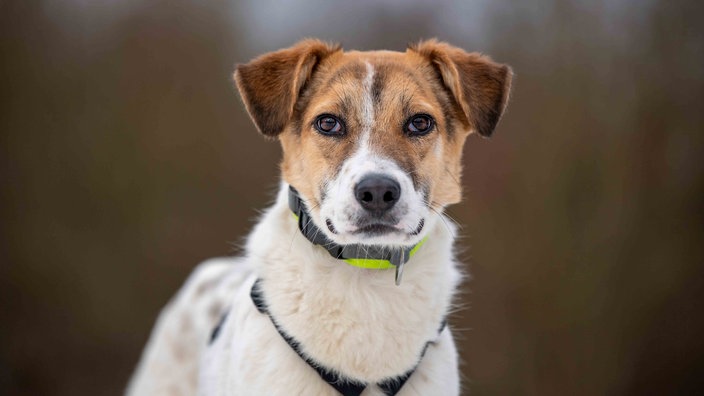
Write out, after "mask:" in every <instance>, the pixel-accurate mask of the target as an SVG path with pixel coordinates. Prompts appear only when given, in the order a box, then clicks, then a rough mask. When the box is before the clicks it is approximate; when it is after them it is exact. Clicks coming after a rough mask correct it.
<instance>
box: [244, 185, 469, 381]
mask: <svg viewBox="0 0 704 396" xmlns="http://www.w3.org/2000/svg"><path fill="white" fill-rule="evenodd" d="M288 188H289V187H288V185H287V184H285V183H283V184H282V186H281V190H280V191H279V195H278V197H277V200H276V202H275V203H274V205H273V206H272V207H271V208H270V209H269V210H268V211H266V212H265V214H264V216H263V218H262V221H261V222H259V224H258V225H257V226H256V227H255V229H254V231H253V233H252V234H251V235H250V238H249V241H248V244H247V250H248V255H249V256H250V257H252V259H253V262H255V263H257V264H256V265H257V267H256V268H255V271H256V272H257V273H258V275H259V278H260V279H261V280H262V282H261V287H262V290H263V292H264V295H265V296H266V298H267V304H268V306H269V311H270V313H271V315H272V316H273V317H275V318H276V320H277V322H278V323H279V324H280V325H281V326H282V327H283V328H284V329H285V331H286V332H287V333H289V334H290V335H292V336H293V337H294V338H295V339H296V340H297V341H299V342H300V344H301V349H302V350H303V352H304V353H305V354H307V355H309V356H311V357H312V358H314V359H315V360H316V361H318V362H320V363H321V364H324V365H325V366H327V367H330V368H332V369H335V370H337V371H339V372H340V373H343V374H345V375H348V376H350V377H353V378H357V379H360V380H364V381H368V382H379V381H380V380H382V379H384V378H387V377H392V376H396V375H399V374H400V373H403V372H405V371H407V370H409V369H411V368H413V367H414V366H415V364H416V363H417V361H418V358H419V357H420V353H421V351H422V348H423V346H424V345H425V343H427V342H428V340H432V339H434V338H435V337H437V330H438V326H439V324H440V323H441V322H442V320H443V319H444V317H445V316H446V315H447V313H448V311H449V308H450V303H451V299H452V291H453V290H454V289H455V287H456V285H457V283H459V281H460V278H461V277H460V274H459V272H458V270H457V268H456V265H455V262H454V258H453V257H452V242H453V239H454V227H453V226H452V224H451V223H450V222H449V221H446V219H441V218H439V216H436V219H434V221H429V224H428V225H430V226H431V227H429V229H428V232H429V233H432V235H433V237H432V238H430V239H429V240H428V241H427V242H426V243H425V244H424V245H423V247H422V249H419V250H418V252H417V253H416V255H415V256H414V257H413V258H412V259H411V260H410V261H409V262H408V263H407V265H406V268H405V274H404V280H403V283H402V284H401V285H400V286H395V284H394V276H395V274H394V271H393V270H376V269H363V268H357V267H353V266H350V265H346V264H345V263H344V262H343V261H341V260H338V259H335V258H333V257H331V256H330V255H329V254H328V252H327V251H325V250H324V249H322V248H321V247H320V246H316V245H313V244H312V243H311V242H310V241H308V239H306V238H305V237H304V236H303V235H301V233H300V232H299V230H298V226H297V222H296V219H295V217H294V216H293V215H292V214H291V211H290V209H289V206H288Z"/></svg>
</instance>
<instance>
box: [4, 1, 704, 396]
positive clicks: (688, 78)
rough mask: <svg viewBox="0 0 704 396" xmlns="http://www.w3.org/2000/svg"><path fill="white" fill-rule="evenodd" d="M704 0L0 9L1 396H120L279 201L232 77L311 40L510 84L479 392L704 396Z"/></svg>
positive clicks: (475, 362) (495, 158) (469, 383)
mask: <svg viewBox="0 0 704 396" xmlns="http://www.w3.org/2000/svg"><path fill="white" fill-rule="evenodd" d="M703 15H704V2H696V1H690V2H684V1H667V0H642V1H637V0H597V1H586V0H585V1H577V0H573V1H556V0H536V1H530V2H517V1H505V0H497V1H489V0H479V1H469V0H440V1H421V0H405V1H402V0H382V1H371V0H357V1H347V2H333V1H324V0H308V1H299V2H292V1H289V2H278V3H277V2H273V1H269V0H260V1H246V2H245V1H238V2H234V1H232V2H227V1H222V0H220V1H218V0H213V1H201V0H191V1H189V0H169V1H166V0H163V1H160V0H155V1H136V0H124V1H118V0H63V1H59V0H55V1H48V0H47V1H0V51H1V55H0V75H1V78H2V85H1V88H0V99H1V103H2V106H1V107H0V132H1V134H0V150H1V151H0V182H1V183H2V189H1V190H0V191H1V192H0V219H2V220H1V221H0V227H1V228H0V230H1V232H2V238H1V239H0V243H1V245H0V393H1V394H3V395H58V396H63V395H119V394H121V392H122V390H123V388H124V386H125V384H126V382H127V380H128V377H129V375H130V373H131V371H132V369H133V367H134V365H135V364H136V362H137V359H138V358H139V354H140V352H141V349H142V347H143V346H144V343H145V342H146V340H147V336H148V334H149V331H150V329H151V326H152V324H153V322H154V319H155V318H156V315H157V313H158V312H159V310H160V308H161V307H162V306H163V305H164V304H165V303H166V302H167V300H168V299H169V297H170V296H171V295H172V294H173V293H174V292H175V291H176V290H177V288H178V287H179V286H180V285H181V283H182V282H183V280H184V279H185V277H186V276H187V274H188V273H189V272H190V271H191V269H192V268H193V267H194V266H195V264H196V263H198V262H199V261H201V260H203V259H205V258H208V257H212V256H218V255H227V254H233V253H235V252H237V251H238V248H237V246H238V245H239V244H240V243H241V242H242V239H243V237H244V236H246V234H247V232H248V230H249V229H250V227H251V224H252V221H253V218H254V217H255V216H256V215H257V211H258V210H260V209H262V208H264V207H265V206H266V205H267V204H268V203H269V202H270V201H271V199H272V197H273V191H274V190H275V189H276V187H277V174H278V171H277V163H278V158H279V154H280V151H279V147H278V144H276V143H273V142H266V141H265V140H264V139H262V138H261V137H260V136H258V135H257V133H255V129H254V127H253V125H252V123H251V122H250V120H249V118H248V117H247V115H246V113H245V111H244V109H243V106H242V104H241V103H240V100H239V97H238V95H237V93H236V91H235V89H234V88H233V86H232V83H231V72H232V70H233V68H234V65H235V64H236V63H239V62H246V61H248V60H249V59H251V58H252V57H254V56H256V55H258V54H261V53H264V52H267V51H272V50H276V49H279V48H281V47H286V46H289V45H291V44H293V43H294V42H295V41H297V40H298V39H300V38H303V37H307V36H314V37H320V38H323V39H326V40H332V41H339V42H341V43H342V44H343V45H344V46H345V48H347V49H381V48H385V49H394V50H404V49H405V47H406V44H407V43H409V42H414V41H417V40H418V39H420V38H427V37H438V38H440V39H442V40H446V41H449V42H451V43H453V44H455V45H458V46H461V47H463V48H466V49H468V50H475V51H481V52H484V53H487V54H490V55H491V56H492V57H493V58H494V59H496V60H498V61H501V62H506V63H509V64H511V65H512V66H513V69H514V71H515V73H516V78H515V80H514V82H515V84H514V90H513V95H512V100H511V102H510V104H509V107H508V112H507V113H506V115H505V117H504V119H503V121H502V122H501V124H500V126H499V128H498V130H497V131H496V134H495V135H494V137H492V138H491V139H480V138H477V137H476V136H475V137H472V138H471V139H469V141H468V143H467V146H466V149H465V161H464V162H465V169H466V171H465V176H464V185H465V199H464V201H463V202H462V203H461V204H459V205H457V206H455V207H452V208H451V209H450V214H451V215H452V216H453V217H454V218H455V219H456V220H457V222H459V223H460V224H461V225H463V228H462V235H463V238H462V239H461V240H460V241H459V246H460V247H461V249H460V257H461V259H462V262H463V263H464V265H465V268H466V269H467V271H469V272H470V273H471V274H472V280H471V281H470V282H468V283H467V284H465V285H464V287H463V290H462V291H463V292H462V295H461V300H462V303H463V304H462V305H463V307H464V308H463V309H461V310H459V311H458V312H456V313H455V314H454V315H453V317H452V318H451V324H452V326H453V327H454V328H455V329H456V334H457V337H458V343H459V348H460V353H461V355H462V357H463V360H464V363H463V366H462V369H463V374H464V385H465V389H466V390H468V391H467V393H469V392H471V393H472V394H473V395H664V394H668V395H670V394H673V395H674V394H680V395H688V394H696V393H699V394H701V387H700V385H702V383H703V382H704V381H703V380H702V378H704V377H703V376H704V336H703V335H702V334H703V332H704V318H703V313H704V307H703V305H704V304H702V301H703V299H704V291H703V290H704V271H702V269H703V268H702V267H703V265H704V214H703V213H704V161H703V159H702V155H704V134H703V132H704V131H703V130H702V129H703V126H704V28H703V24H702V16H703Z"/></svg>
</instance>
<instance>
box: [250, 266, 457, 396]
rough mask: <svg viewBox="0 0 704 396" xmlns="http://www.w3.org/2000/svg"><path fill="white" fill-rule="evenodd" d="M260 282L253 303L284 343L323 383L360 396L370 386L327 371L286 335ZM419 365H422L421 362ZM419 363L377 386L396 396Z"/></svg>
mask: <svg viewBox="0 0 704 396" xmlns="http://www.w3.org/2000/svg"><path fill="white" fill-rule="evenodd" d="M260 281H261V279H257V280H256V282H254V285H252V290H251V292H250V296H251V298H252V302H253V303H254V306H255V307H257V310H258V311H259V312H260V313H262V314H264V315H266V316H268V317H269V319H270V320H271V323H273V325H274V328H276V331H278V332H279V334H280V335H281V337H282V338H283V339H284V341H286V343H287V344H288V345H289V346H290V347H291V349H293V351H294V352H296V354H298V356H300V357H301V359H303V361H305V362H306V363H307V364H308V365H309V366H310V367H312V368H313V370H315V372H316V373H318V375H319V376H320V378H321V379H322V380H323V381H325V382H327V383H328V384H329V385H330V386H332V387H333V388H335V390H337V391H338V392H339V393H340V394H341V395H342V396H360V395H361V394H362V392H364V389H366V387H367V385H368V384H367V383H365V382H363V381H359V380H355V379H351V378H346V377H343V376H342V375H340V374H337V373H335V372H334V371H333V370H330V369H327V368H326V367H325V366H323V365H322V364H320V363H318V362H316V361H315V360H313V359H311V358H310V357H308V356H306V355H305V354H304V353H303V351H301V348H300V342H298V341H297V340H296V339H294V338H293V337H292V336H291V335H289V334H288V333H286V332H285V331H284V330H283V329H282V328H281V326H279V324H278V323H277V322H276V320H274V318H273V317H272V316H271V314H270V313H269V310H268V308H267V305H266V301H265V300H264V295H263V293H262V290H261V287H260V286H259V283H260ZM446 325H447V322H446V321H445V320H443V322H442V324H441V326H440V328H439V333H441V332H442V331H443V330H444V329H445V326H446ZM432 343H433V342H432V341H428V342H427V343H426V344H425V346H424V347H423V351H422V352H421V355H420V358H421V359H422V358H423V356H425V352H426V351H427V349H428V346H429V345H430V344H432ZM418 363H420V361H419V362H418ZM418 363H416V366H415V367H413V368H412V369H411V370H409V371H408V372H406V373H404V374H401V375H399V376H397V377H395V378H390V379H388V380H386V381H384V382H381V383H378V384H376V385H377V386H378V387H379V388H380V389H381V390H382V391H383V392H384V395H385V396H394V395H396V394H397V393H398V391H399V390H401V388H402V387H403V385H404V384H405V383H406V381H408V379H409V378H410V377H411V375H412V374H413V372H415V370H416V368H417V367H418Z"/></svg>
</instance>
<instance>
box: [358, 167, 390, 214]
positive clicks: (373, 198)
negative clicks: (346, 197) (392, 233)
mask: <svg viewBox="0 0 704 396" xmlns="http://www.w3.org/2000/svg"><path fill="white" fill-rule="evenodd" d="M354 196H355V197H356V198H357V202H359V204H360V205H362V207H363V208H364V209H366V210H370V211H376V212H384V211H387V210H389V209H391V208H392V207H393V206H394V205H395V204H396V202H398V199H399V198H400V197H401V186H399V184H398V182H397V181H396V180H394V179H392V178H390V177H388V176H384V175H378V174H371V175H367V176H365V177H364V178H363V179H362V181H360V182H359V183H358V184H357V186H356V187H355V188H354Z"/></svg>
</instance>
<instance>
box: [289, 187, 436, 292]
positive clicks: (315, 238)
mask: <svg viewBox="0 0 704 396" xmlns="http://www.w3.org/2000/svg"><path fill="white" fill-rule="evenodd" d="M288 206H289V208H290V209H291V211H292V212H293V214H294V216H296V219H297V220H298V229H299V230H300V231H301V234H303V236H305V237H306V239H308V240H309V241H310V242H311V243H312V244H314V245H318V246H321V247H322V248H324V249H325V250H327V252H328V253H330V255H331V256H332V257H334V258H336V259H340V260H344V261H345V262H346V263H347V264H349V265H352V266H355V267H359V268H369V269H391V268H395V269H396V284H397V285H399V284H400V283H401V275H402V273H403V265H404V264H406V263H407V262H408V260H409V259H410V258H411V257H413V255H414V254H416V252H417V251H418V249H420V247H421V246H422V245H423V244H424V243H425V241H426V239H427V238H428V237H425V238H423V239H422V240H421V241H420V242H418V243H417V244H415V245H413V246H408V247H404V248H401V249H389V248H388V247H385V246H378V245H359V244H355V245H338V244H337V243H335V242H333V241H331V240H330V239H328V237H326V236H325V233H324V232H322V231H321V230H320V229H319V228H318V227H317V226H316V225H315V223H314V222H313V219H312V218H311V216H310V214H309V213H308V211H307V210H306V207H305V204H304V203H303V200H302V199H301V197H300V195H299V194H298V191H296V189H295V188H293V187H292V186H289V190H288Z"/></svg>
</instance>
